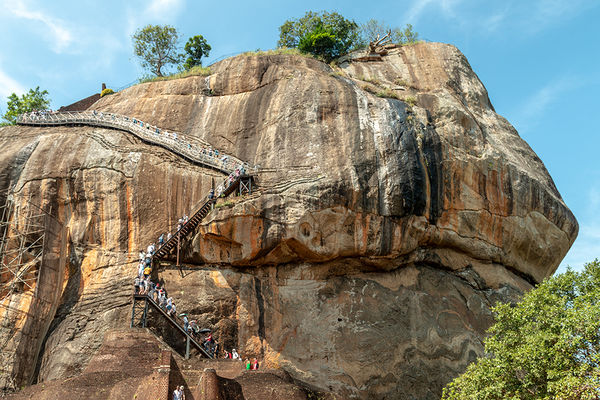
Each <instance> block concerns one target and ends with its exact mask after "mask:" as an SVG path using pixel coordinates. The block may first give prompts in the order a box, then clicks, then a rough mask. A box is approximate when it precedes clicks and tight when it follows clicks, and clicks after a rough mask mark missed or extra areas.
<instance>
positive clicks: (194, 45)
mask: <svg viewBox="0 0 600 400" xmlns="http://www.w3.org/2000/svg"><path fill="white" fill-rule="evenodd" d="M183 49H184V50H185V52H186V53H187V55H188V57H187V59H186V60H185V63H184V64H183V68H185V69H190V68H192V67H195V66H202V57H208V54H209V53H210V50H211V47H210V45H209V44H208V42H207V41H206V39H204V37H203V36H202V35H196V36H194V37H191V38H189V39H188V41H187V43H186V44H185V46H184V48H183Z"/></svg>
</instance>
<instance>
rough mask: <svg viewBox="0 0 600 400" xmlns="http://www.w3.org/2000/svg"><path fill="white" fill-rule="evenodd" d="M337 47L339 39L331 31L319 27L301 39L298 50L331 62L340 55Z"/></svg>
mask: <svg viewBox="0 0 600 400" xmlns="http://www.w3.org/2000/svg"><path fill="white" fill-rule="evenodd" d="M336 46H337V38H336V37H335V34H334V33H333V32H332V31H331V30H327V29H325V28H323V27H322V26H318V27H316V28H315V29H314V30H313V31H312V32H309V33H307V34H306V35H304V36H303V37H302V38H300V42H299V43H298V50H300V51H302V52H304V53H310V54H314V55H316V56H317V57H321V58H323V59H324V60H331V59H333V58H334V57H336V56H337V55H339V54H338V50H337V49H336Z"/></svg>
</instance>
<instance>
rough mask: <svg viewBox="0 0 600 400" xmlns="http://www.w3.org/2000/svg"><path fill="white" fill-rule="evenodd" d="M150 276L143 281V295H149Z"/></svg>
mask: <svg viewBox="0 0 600 400" xmlns="http://www.w3.org/2000/svg"><path fill="white" fill-rule="evenodd" d="M150 283H151V282H150V276H148V277H146V279H144V294H145V295H148V294H149V293H150Z"/></svg>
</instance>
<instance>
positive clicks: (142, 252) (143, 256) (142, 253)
mask: <svg viewBox="0 0 600 400" xmlns="http://www.w3.org/2000/svg"><path fill="white" fill-rule="evenodd" d="M144 258H146V253H144V250H140V261H142V260H143V259H144Z"/></svg>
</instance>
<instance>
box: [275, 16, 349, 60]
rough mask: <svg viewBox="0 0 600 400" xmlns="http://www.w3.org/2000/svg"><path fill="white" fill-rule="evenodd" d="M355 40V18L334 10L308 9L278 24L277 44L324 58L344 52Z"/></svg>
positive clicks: (330, 57)
mask: <svg viewBox="0 0 600 400" xmlns="http://www.w3.org/2000/svg"><path fill="white" fill-rule="evenodd" d="M358 43H359V28H358V25H357V24H356V22H354V21H352V20H348V19H346V18H344V17H343V16H342V15H340V14H338V13H336V12H327V11H323V12H321V13H316V12H314V11H308V12H307V13H306V14H305V15H304V17H302V18H300V19H295V20H288V21H285V22H284V23H283V25H281V26H280V27H279V41H278V42H277V46H278V47H288V48H293V47H296V48H298V49H300V50H302V51H306V52H309V53H312V54H315V55H318V56H322V57H324V58H326V59H328V60H329V59H332V58H335V57H339V56H341V55H343V54H346V53H347V52H348V51H349V50H350V49H352V48H354V47H355V46H356V45H357V44H358Z"/></svg>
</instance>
